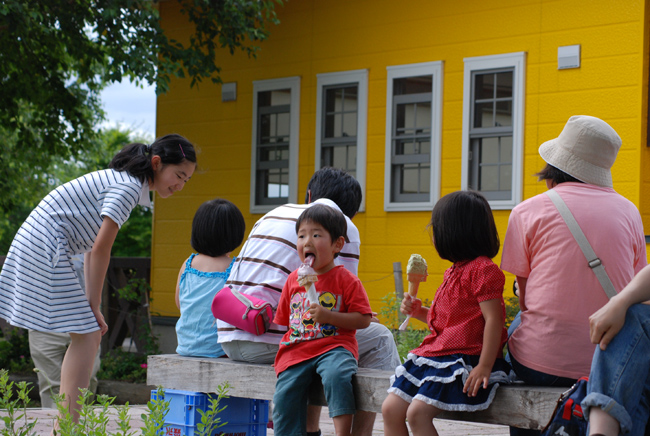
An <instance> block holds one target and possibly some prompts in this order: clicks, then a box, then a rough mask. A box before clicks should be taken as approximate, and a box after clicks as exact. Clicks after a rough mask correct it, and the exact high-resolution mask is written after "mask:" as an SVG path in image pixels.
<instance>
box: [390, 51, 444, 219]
mask: <svg viewBox="0 0 650 436" xmlns="http://www.w3.org/2000/svg"><path fill="white" fill-rule="evenodd" d="M387 86H388V89H387V93H386V95H387V101H386V162H385V186H384V208H385V210H431V208H432V207H433V204H434V203H435V202H436V200H437V199H438V195H439V192H440V136H441V134H440V133H441V132H440V125H441V105H442V62H429V63H424V64H414V65H403V66H395V67H388V79H387Z"/></svg>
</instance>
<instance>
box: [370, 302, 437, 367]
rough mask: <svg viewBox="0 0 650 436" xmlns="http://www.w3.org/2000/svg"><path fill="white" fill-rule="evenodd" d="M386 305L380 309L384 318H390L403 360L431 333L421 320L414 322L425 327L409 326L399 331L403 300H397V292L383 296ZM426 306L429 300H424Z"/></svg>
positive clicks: (390, 324) (398, 350)
mask: <svg viewBox="0 0 650 436" xmlns="http://www.w3.org/2000/svg"><path fill="white" fill-rule="evenodd" d="M382 302H383V303H384V306H382V308H381V310H380V311H379V313H380V315H381V316H382V317H383V319H386V320H388V322H387V326H388V327H389V328H390V329H391V331H392V332H393V338H394V339H395V345H396V346H397V353H398V354H399V357H400V359H401V360H402V361H404V359H405V358H406V356H407V355H408V353H409V351H411V350H412V349H414V348H417V347H418V346H419V345H420V344H421V343H422V340H423V339H424V338H425V337H426V336H427V335H428V334H429V330H427V329H426V326H425V325H424V324H422V323H420V322H419V321H413V323H418V324H420V325H421V326H422V327H423V329H417V328H412V327H409V328H408V329H407V330H405V331H399V330H398V329H397V328H398V326H399V324H400V323H401V321H400V319H399V314H400V311H399V308H400V305H401V303H402V302H401V301H397V298H396V297H395V294H393V293H390V294H388V295H386V296H385V297H384V298H382ZM422 304H424V305H425V306H426V305H428V304H429V301H428V300H424V301H423V302H422Z"/></svg>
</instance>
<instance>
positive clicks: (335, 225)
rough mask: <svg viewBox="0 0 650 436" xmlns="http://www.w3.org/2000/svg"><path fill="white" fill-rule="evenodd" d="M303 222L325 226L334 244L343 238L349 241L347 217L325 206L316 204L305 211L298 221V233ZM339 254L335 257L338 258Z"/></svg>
mask: <svg viewBox="0 0 650 436" xmlns="http://www.w3.org/2000/svg"><path fill="white" fill-rule="evenodd" d="M303 222H312V223H316V224H319V225H321V226H323V228H324V229H325V230H326V231H327V233H329V234H330V238H331V239H332V242H334V241H336V240H337V239H338V238H340V237H341V236H343V238H344V239H346V240H347V234H348V223H347V221H346V220H345V216H343V214H342V213H341V212H339V211H338V210H336V209H332V208H331V207H329V206H325V205H324V204H314V205H313V206H310V207H308V208H307V209H305V211H304V212H303V213H301V214H300V216H299V217H298V221H296V233H298V230H300V225H301V224H302V223H303ZM337 256H338V253H336V254H335V255H334V257H337Z"/></svg>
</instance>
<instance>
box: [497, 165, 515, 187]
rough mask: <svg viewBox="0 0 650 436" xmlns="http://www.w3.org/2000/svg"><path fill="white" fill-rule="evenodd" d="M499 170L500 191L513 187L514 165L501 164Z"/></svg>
mask: <svg viewBox="0 0 650 436" xmlns="http://www.w3.org/2000/svg"><path fill="white" fill-rule="evenodd" d="M499 169H500V171H499V191H509V190H510V189H512V165H501V166H500V168H499Z"/></svg>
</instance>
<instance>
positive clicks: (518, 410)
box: [147, 354, 566, 430]
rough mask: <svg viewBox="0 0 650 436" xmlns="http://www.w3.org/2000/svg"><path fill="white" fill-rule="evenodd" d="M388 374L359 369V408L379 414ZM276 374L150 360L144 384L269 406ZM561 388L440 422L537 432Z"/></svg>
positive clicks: (514, 394) (519, 394) (509, 397)
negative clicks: (224, 394) (224, 388)
mask: <svg viewBox="0 0 650 436" xmlns="http://www.w3.org/2000/svg"><path fill="white" fill-rule="evenodd" d="M392 374H393V373H392V372H391V371H378V370H372V369H366V368H360V369H359V372H358V374H357V375H356V376H355V378H354V380H353V384H354V389H355V397H356V401H357V408H358V409H360V410H366V411H370V412H378V413H381V404H382V403H383V401H384V399H385V398H386V396H387V395H388V394H387V392H386V391H387V389H388V388H389V387H390V376H391V375H392ZM275 381H276V376H275V371H274V370H273V367H272V366H270V365H257V364H250V363H242V362H234V361H231V360H230V359H209V358H200V357H184V356H179V355H177V354H163V355H154V356H149V358H148V362H147V383H148V384H149V385H155V386H162V387H164V388H166V389H181V390H187V391H194V392H214V391H216V389H217V387H218V386H219V385H221V384H223V383H226V382H227V383H228V384H230V389H229V394H230V395H232V396H235V397H243V398H257V399H262V400H272V399H273V393H274V392H275ZM565 390H566V389H564V388H547V387H539V386H523V385H512V386H501V387H500V388H499V389H498V391H497V394H496V397H495V399H494V402H493V403H492V405H491V406H490V407H489V408H488V409H487V410H484V411H481V412H473V413H457V412H453V413H452V412H445V413H443V414H442V415H440V418H444V419H453V420H459V421H470V422H483V423H488V424H501V425H511V426H517V427H521V428H530V429H538V430H541V429H542V428H543V427H544V426H545V425H546V424H547V422H548V421H549V419H550V418H551V414H552V413H553V410H554V408H555V404H556V402H557V399H558V398H559V396H560V394H561V393H562V392H564V391H565ZM310 401H311V402H312V403H313V404H320V405H326V403H325V398H324V396H323V393H322V389H321V390H320V392H314V393H313V396H310Z"/></svg>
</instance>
